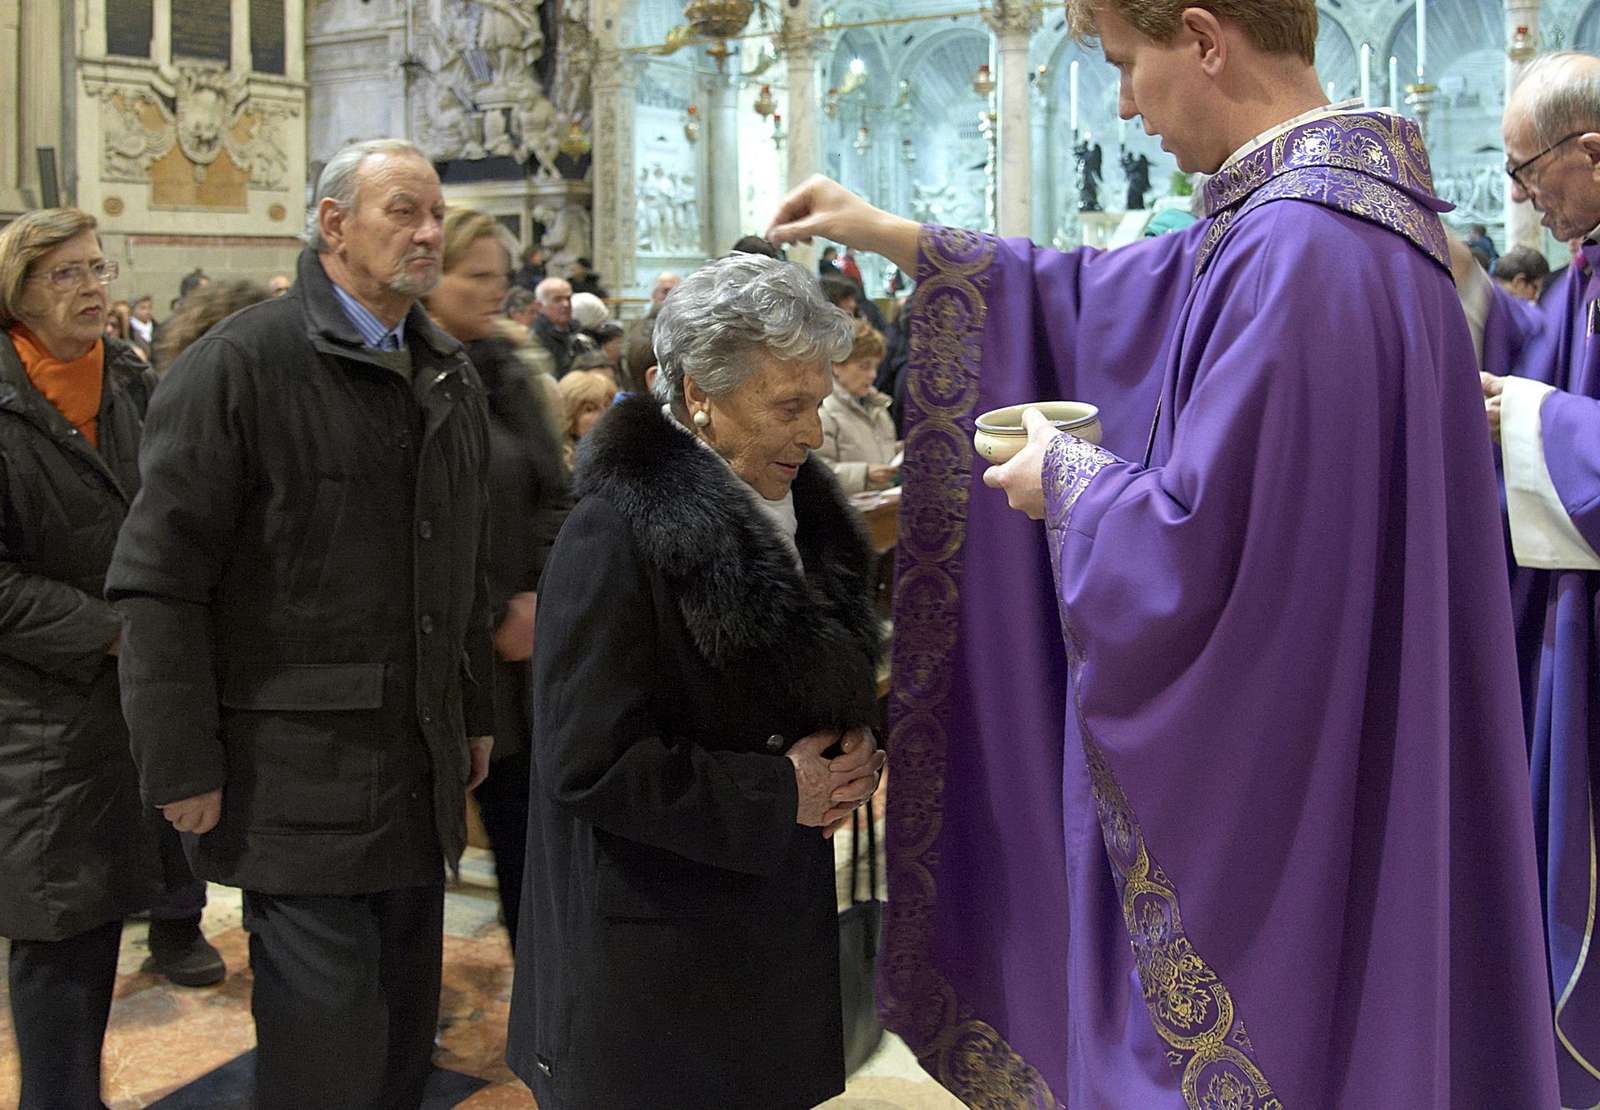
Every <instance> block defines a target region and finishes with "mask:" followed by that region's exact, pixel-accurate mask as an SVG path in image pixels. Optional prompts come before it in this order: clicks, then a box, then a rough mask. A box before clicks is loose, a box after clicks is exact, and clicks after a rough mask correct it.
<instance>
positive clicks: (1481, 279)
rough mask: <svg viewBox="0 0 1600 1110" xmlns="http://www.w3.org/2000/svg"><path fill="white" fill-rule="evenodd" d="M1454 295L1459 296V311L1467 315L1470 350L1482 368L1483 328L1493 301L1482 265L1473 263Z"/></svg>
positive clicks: (1492, 291) (1488, 279) (1492, 287)
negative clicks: (1470, 341) (1470, 342)
mask: <svg viewBox="0 0 1600 1110" xmlns="http://www.w3.org/2000/svg"><path fill="white" fill-rule="evenodd" d="M1456 296H1458V297H1460V298H1461V311H1462V312H1463V313H1465V314H1466V317H1467V330H1468V331H1470V332H1471V333H1472V350H1473V352H1474V353H1475V354H1476V355H1477V356H1478V367H1479V369H1482V368H1483V329H1484V327H1485V326H1486V325H1487V324H1488V322H1489V305H1490V304H1491V303H1492V302H1493V301H1494V286H1493V285H1492V284H1491V283H1490V278H1489V275H1488V274H1486V273H1484V272H1483V267H1482V266H1478V265H1474V266H1473V267H1472V269H1471V270H1469V271H1468V273H1467V276H1466V277H1465V278H1464V279H1463V280H1462V281H1461V283H1460V284H1459V285H1457V286H1456Z"/></svg>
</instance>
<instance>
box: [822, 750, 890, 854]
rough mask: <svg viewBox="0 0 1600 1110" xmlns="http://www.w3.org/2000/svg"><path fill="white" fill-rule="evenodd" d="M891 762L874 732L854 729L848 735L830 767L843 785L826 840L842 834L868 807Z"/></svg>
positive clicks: (830, 814)
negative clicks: (858, 814) (869, 800)
mask: <svg viewBox="0 0 1600 1110" xmlns="http://www.w3.org/2000/svg"><path fill="white" fill-rule="evenodd" d="M888 761H889V757H888V756H887V755H886V754H884V753H883V752H881V751H879V750H878V738H877V737H876V736H874V735H873V733H872V730H871V729H870V728H853V729H850V730H849V731H847V732H846V733H845V734H844V739H843V741H841V743H840V745H839V754H838V755H837V756H835V757H834V758H833V759H832V760H831V761H830V762H829V763H828V768H829V770H831V771H832V772H833V774H834V775H835V777H836V778H842V779H843V781H842V782H839V783H838V784H837V785H836V786H835V787H834V789H833V798H832V801H833V808H832V809H830V810H829V811H828V815H827V824H826V825H824V826H823V830H822V835H823V836H825V837H831V836H832V835H833V834H834V833H836V832H838V831H839V828H840V827H841V826H842V825H843V824H844V823H845V822H846V821H848V820H849V819H850V814H852V813H854V812H855V811H856V810H857V809H860V808H861V807H862V806H863V805H865V804H866V801H867V799H868V798H870V797H872V795H873V794H874V793H875V792H876V791H877V789H878V783H879V782H880V781H882V779H883V768H884V765H885V764H886V763H887V762H888Z"/></svg>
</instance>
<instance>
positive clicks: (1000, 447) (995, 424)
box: [972, 401, 1101, 466]
mask: <svg viewBox="0 0 1600 1110" xmlns="http://www.w3.org/2000/svg"><path fill="white" fill-rule="evenodd" d="M1029 409H1038V410H1039V411H1040V412H1041V413H1043V414H1044V417H1045V419H1046V420H1048V421H1050V423H1051V424H1053V425H1055V428H1056V430H1057V431H1061V432H1066V433H1067V434H1068V435H1074V436H1077V437H1078V438H1079V439H1086V440H1088V441H1089V442H1090V443H1099V442H1100V436H1101V427H1100V410H1099V409H1098V408H1097V407H1095V406H1094V405H1090V404H1086V403H1085V402H1083V401H1035V402H1033V403H1031V404H1026V405H1008V406H1007V407H1006V408H1003V409H995V410H994V411H993V412H986V413H984V414H983V415H982V416H980V417H978V430H977V434H975V435H974V436H973V437H972V445H973V446H974V447H976V448H977V449H978V454H980V455H982V456H983V457H984V458H985V459H986V460H988V462H989V463H990V464H991V465H994V466H999V465H1000V464H1002V463H1007V462H1010V461H1011V460H1012V459H1014V458H1016V456H1017V455H1018V454H1019V453H1020V452H1021V451H1022V449H1023V448H1024V447H1026V446H1027V444H1028V430H1027V429H1026V428H1025V427H1024V426H1023V424H1022V414H1023V413H1024V412H1027V411H1028V410H1029Z"/></svg>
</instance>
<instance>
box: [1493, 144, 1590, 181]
mask: <svg viewBox="0 0 1600 1110" xmlns="http://www.w3.org/2000/svg"><path fill="white" fill-rule="evenodd" d="M1585 134H1587V132H1584V131H1574V132H1573V133H1572V134H1570V135H1568V136H1567V137H1566V138H1565V139H1561V140H1559V141H1558V142H1554V143H1551V144H1550V145H1549V146H1547V147H1545V148H1544V149H1543V150H1541V151H1540V152H1539V153H1538V154H1535V155H1534V156H1533V157H1532V158H1529V159H1528V160H1527V161H1526V162H1523V163H1522V164H1520V165H1516V166H1513V165H1511V164H1510V163H1509V162H1508V163H1507V164H1506V176H1507V177H1509V178H1510V179H1511V180H1512V181H1515V182H1516V183H1517V185H1518V186H1520V187H1521V189H1522V191H1523V192H1527V191H1528V187H1529V182H1528V181H1526V180H1524V179H1523V177H1522V175H1523V173H1524V172H1525V171H1526V170H1527V168H1528V167H1529V166H1531V165H1533V164H1534V163H1535V162H1537V161H1538V160H1539V159H1541V158H1544V157H1546V156H1547V155H1550V154H1554V153H1555V151H1556V150H1557V149H1558V148H1560V147H1563V146H1566V145H1567V144H1568V143H1570V142H1571V141H1572V140H1573V139H1581V138H1583V136H1584V135H1585Z"/></svg>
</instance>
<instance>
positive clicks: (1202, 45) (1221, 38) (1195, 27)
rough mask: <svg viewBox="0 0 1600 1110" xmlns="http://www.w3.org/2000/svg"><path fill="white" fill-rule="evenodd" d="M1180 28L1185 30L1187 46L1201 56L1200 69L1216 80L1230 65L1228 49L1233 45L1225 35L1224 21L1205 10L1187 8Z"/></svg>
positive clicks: (1181, 18) (1235, 28)
mask: <svg viewBox="0 0 1600 1110" xmlns="http://www.w3.org/2000/svg"><path fill="white" fill-rule="evenodd" d="M1179 26H1180V27H1181V28H1182V29H1183V36H1184V39H1185V40H1186V41H1185V45H1186V46H1188V47H1191V48H1192V49H1193V50H1194V51H1195V52H1196V53H1197V55H1198V56H1199V59H1200V68H1201V69H1203V70H1204V71H1205V73H1206V76H1208V77H1210V78H1212V79H1215V78H1216V77H1217V76H1218V75H1219V74H1221V72H1222V70H1223V67H1224V66H1226V65H1227V63H1228V48H1229V46H1230V45H1231V44H1230V43H1229V41H1228V36H1227V35H1226V34H1224V33H1223V25H1222V21H1221V20H1220V19H1218V18H1217V16H1216V13H1214V12H1211V11H1209V10H1207V9H1205V8H1185V9H1184V10H1183V14H1182V16H1181V17H1180V23H1179ZM1232 29H1234V30H1238V29H1239V28H1237V27H1234V28H1232Z"/></svg>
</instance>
